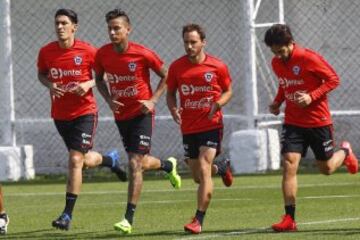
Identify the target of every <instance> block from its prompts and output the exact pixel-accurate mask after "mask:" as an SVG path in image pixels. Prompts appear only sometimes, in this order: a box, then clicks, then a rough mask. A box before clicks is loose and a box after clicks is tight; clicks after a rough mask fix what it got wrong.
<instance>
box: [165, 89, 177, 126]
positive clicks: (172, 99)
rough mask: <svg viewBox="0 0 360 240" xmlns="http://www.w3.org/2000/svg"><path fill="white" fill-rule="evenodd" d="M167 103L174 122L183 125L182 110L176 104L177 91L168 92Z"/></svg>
mask: <svg viewBox="0 0 360 240" xmlns="http://www.w3.org/2000/svg"><path fill="white" fill-rule="evenodd" d="M166 103H167V106H168V109H169V111H170V113H171V116H172V117H173V119H174V121H175V122H176V123H177V124H181V116H180V113H181V109H179V108H178V107H177V104H176V91H169V90H168V91H167V93H166Z"/></svg>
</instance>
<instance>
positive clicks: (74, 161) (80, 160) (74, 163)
mask: <svg viewBox="0 0 360 240" xmlns="http://www.w3.org/2000/svg"><path fill="white" fill-rule="evenodd" d="M83 164H84V157H83V156H82V155H71V156H70V166H71V167H73V168H82V167H83Z"/></svg>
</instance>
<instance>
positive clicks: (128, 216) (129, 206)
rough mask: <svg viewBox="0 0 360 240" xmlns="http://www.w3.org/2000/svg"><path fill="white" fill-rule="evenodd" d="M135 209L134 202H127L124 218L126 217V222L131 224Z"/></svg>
mask: <svg viewBox="0 0 360 240" xmlns="http://www.w3.org/2000/svg"><path fill="white" fill-rule="evenodd" d="M135 209H136V205H135V204H132V203H128V204H127V206H126V213H125V218H126V220H128V222H129V223H130V224H131V225H132V224H133V219H134V213H135Z"/></svg>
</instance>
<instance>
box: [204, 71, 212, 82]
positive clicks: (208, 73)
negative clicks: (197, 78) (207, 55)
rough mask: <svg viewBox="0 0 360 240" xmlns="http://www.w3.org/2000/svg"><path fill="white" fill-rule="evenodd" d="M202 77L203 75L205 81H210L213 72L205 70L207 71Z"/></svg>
mask: <svg viewBox="0 0 360 240" xmlns="http://www.w3.org/2000/svg"><path fill="white" fill-rule="evenodd" d="M204 77H205V81H207V82H211V80H212V79H213V77H214V74H213V73H212V72H207V73H205V74H204Z"/></svg>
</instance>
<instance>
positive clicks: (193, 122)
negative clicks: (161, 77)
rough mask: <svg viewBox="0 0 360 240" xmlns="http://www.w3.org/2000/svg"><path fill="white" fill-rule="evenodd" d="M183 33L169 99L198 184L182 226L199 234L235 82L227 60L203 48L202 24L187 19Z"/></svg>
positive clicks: (169, 82) (172, 68)
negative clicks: (190, 212) (192, 208)
mask: <svg viewBox="0 0 360 240" xmlns="http://www.w3.org/2000/svg"><path fill="white" fill-rule="evenodd" d="M182 37H183V41H184V47H185V51H186V55H185V56H182V57H181V58H179V59H177V60H176V61H174V62H173V63H172V64H171V65H170V68H169V75H168V80H167V97H166V99H167V104H168V108H169V110H170V112H171V115H172V117H173V119H174V121H175V122H176V123H178V124H179V125H180V126H181V132H182V134H183V145H184V149H185V158H187V162H188V165H189V167H190V169H191V173H192V177H193V179H194V181H195V182H196V183H198V184H199V186H198V191H197V210H196V213H195V217H194V218H193V219H192V221H191V222H190V223H189V224H186V225H185V226H184V229H185V231H188V232H190V233H194V234H198V233H200V232H201V229H202V224H203V220H204V217H205V213H206V210H207V208H208V206H209V204H210V200H211V196H212V193H213V182H212V177H211V175H212V168H213V161H214V159H215V157H216V156H217V155H218V154H219V152H220V149H221V140H222V136H223V127H224V126H223V120H222V112H221V108H222V107H223V106H224V105H225V104H226V103H228V102H229V100H230V98H231V95H232V88H231V78H230V75H229V71H228V68H227V66H226V65H225V64H224V63H223V62H222V61H221V60H219V59H218V58H216V57H213V56H211V55H209V54H207V53H205V50H204V47H205V45H206V36H205V32H204V29H203V28H202V27H201V26H199V25H197V24H189V25H186V26H184V27H183V31H182ZM177 91H178V92H179V98H180V106H179V107H178V106H177V96H176V93H177Z"/></svg>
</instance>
